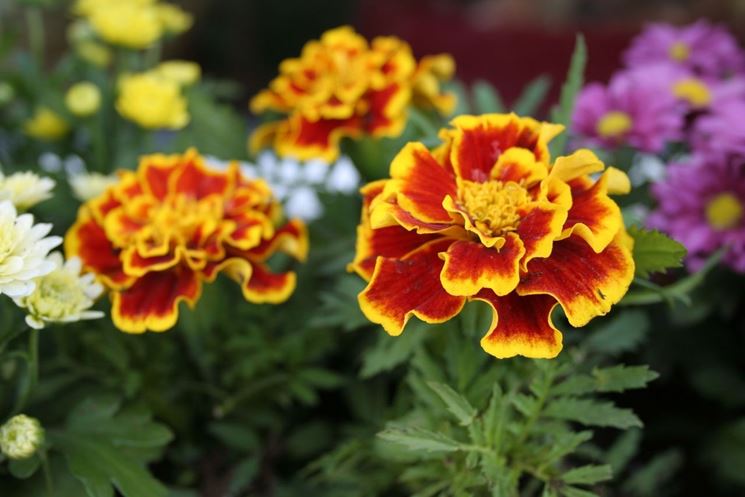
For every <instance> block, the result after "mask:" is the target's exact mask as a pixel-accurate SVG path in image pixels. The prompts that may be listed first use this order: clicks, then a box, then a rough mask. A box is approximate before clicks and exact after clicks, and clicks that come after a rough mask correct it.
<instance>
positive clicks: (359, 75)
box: [251, 26, 455, 161]
mask: <svg viewBox="0 0 745 497" xmlns="http://www.w3.org/2000/svg"><path fill="white" fill-rule="evenodd" d="M454 68H455V66H454V63H453V60H452V58H451V57H450V56H449V55H435V56H429V57H424V58H423V59H422V60H421V61H419V62H417V61H416V59H415V58H414V56H413V54H412V52H411V48H410V47H409V45H408V44H407V43H405V42H404V41H402V40H400V39H398V38H395V37H378V38H375V39H374V40H372V42H371V43H368V42H367V40H366V39H365V38H363V37H362V36H360V35H359V34H357V33H356V32H355V31H354V30H353V29H352V28H350V27H347V26H345V27H340V28H336V29H332V30H330V31H327V32H326V33H324V34H323V35H322V36H321V39H320V40H314V41H310V42H308V43H307V44H306V45H305V47H304V48H303V51H302V54H301V55H300V57H299V58H294V59H287V60H285V61H283V62H282V63H281V64H280V66H279V73H280V74H279V76H277V77H276V78H275V79H274V80H273V81H272V82H271V83H270V85H269V88H268V89H265V90H263V91H261V92H260V93H259V94H258V95H256V96H255V97H254V98H253V99H252V100H251V110H252V111H253V112H254V113H257V114H260V113H264V112H275V113H279V114H283V115H284V117H283V118H282V119H280V120H278V121H273V122H270V123H267V124H264V125H262V126H260V127H259V128H258V129H257V130H256V131H255V132H254V134H253V135H252V137H251V148H252V149H253V150H254V151H256V150H259V149H261V148H264V147H273V148H274V149H275V150H276V151H277V152H278V153H279V154H280V155H289V156H294V157H296V158H298V159H302V160H307V159H312V158H322V159H325V160H327V161H333V160H335V159H336V158H337V157H338V155H339V142H340V140H341V139H342V138H343V137H352V138H358V137H361V136H363V135H370V136H374V137H383V136H398V135H399V134H401V132H402V131H403V129H404V126H405V125H406V119H407V108H408V107H409V105H416V106H419V107H424V108H432V109H435V110H437V111H438V112H441V113H443V114H448V113H450V112H451V111H452V110H453V107H454V106H455V97H454V95H452V94H450V93H445V92H443V91H442V88H441V82H442V81H444V80H447V79H450V77H452V74H453V72H454Z"/></svg>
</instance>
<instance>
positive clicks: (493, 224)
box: [460, 181, 530, 235]
mask: <svg viewBox="0 0 745 497" xmlns="http://www.w3.org/2000/svg"><path fill="white" fill-rule="evenodd" d="M460 200H461V202H462V203H463V206H464V207H465V209H466V211H467V212H468V213H469V215H470V216H471V219H472V222H473V224H474V226H476V228H478V229H479V230H480V231H481V232H482V233H485V234H489V235H501V234H503V233H506V232H508V231H514V230H515V229H516V228H517V224H518V221H519V220H520V214H519V213H518V208H519V207H520V206H521V205H523V204H525V203H526V202H528V201H529V200H530V197H529V195H528V191H527V190H526V189H525V188H524V187H523V186H522V185H520V184H518V183H515V182H513V181H508V182H506V183H503V182H501V181H486V182H484V183H477V182H475V181H463V183H462V184H461V187H460Z"/></svg>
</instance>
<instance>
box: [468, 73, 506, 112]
mask: <svg viewBox="0 0 745 497" xmlns="http://www.w3.org/2000/svg"><path fill="white" fill-rule="evenodd" d="M471 92H472V93H473V104H474V110H475V111H476V113H477V114H489V113H491V112H504V103H503V102H502V98H501V97H500V96H499V92H497V90H496V89H495V88H494V87H493V86H492V85H491V83H489V82H487V81H483V80H478V81H476V82H475V83H474V84H473V86H472V87H471Z"/></svg>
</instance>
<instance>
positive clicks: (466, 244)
mask: <svg viewBox="0 0 745 497" xmlns="http://www.w3.org/2000/svg"><path fill="white" fill-rule="evenodd" d="M505 240H506V242H505V244H504V245H503V246H502V247H501V248H499V249H497V248H495V247H492V248H489V247H485V246H484V245H482V244H481V243H478V242H471V241H466V240H459V241H457V242H455V243H453V244H452V245H450V247H449V248H448V250H447V252H445V253H444V254H441V256H440V257H441V258H442V259H443V260H444V261H445V264H444V265H443V267H442V272H441V273H440V281H441V283H442V286H443V288H444V289H445V291H447V292H448V293H449V294H450V295H460V296H465V297H470V296H472V295H476V294H477V293H478V292H479V291H480V290H481V289H483V288H488V289H490V290H492V291H493V292H494V293H496V294H497V295H506V294H508V293H510V292H511V291H513V290H514V289H515V287H516V286H517V283H518V282H519V281H520V271H519V267H518V266H519V262H520V258H521V257H522V256H523V254H524V253H525V248H524V247H523V243H522V242H521V241H520V239H519V238H518V237H517V236H516V235H515V234H514V233H507V235H506V236H505Z"/></svg>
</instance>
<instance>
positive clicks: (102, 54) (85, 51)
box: [75, 41, 111, 67]
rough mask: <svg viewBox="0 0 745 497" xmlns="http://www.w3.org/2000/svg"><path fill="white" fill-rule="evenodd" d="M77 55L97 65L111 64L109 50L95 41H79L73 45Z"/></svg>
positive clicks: (105, 65)
mask: <svg viewBox="0 0 745 497" xmlns="http://www.w3.org/2000/svg"><path fill="white" fill-rule="evenodd" d="M75 52H76V53H77V54H78V56H79V57H80V58H81V59H83V60H85V61H86V62H89V63H91V64H93V65H94V66H98V67H107V66H108V65H109V64H111V51H110V50H109V49H108V48H106V47H105V46H103V45H102V44H100V43H96V42H95V41H81V42H80V43H78V44H77V45H75Z"/></svg>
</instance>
